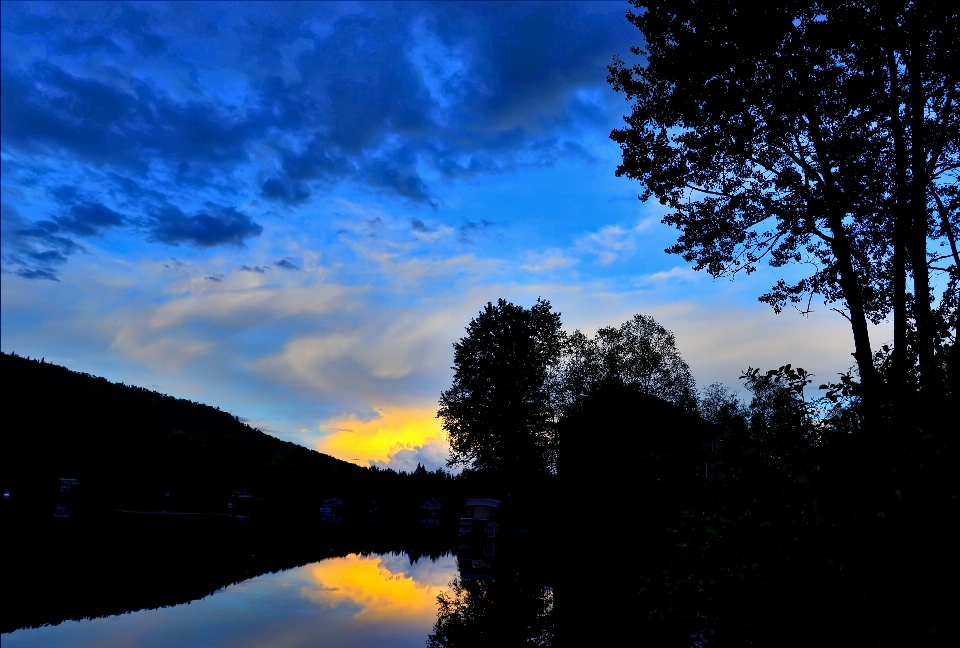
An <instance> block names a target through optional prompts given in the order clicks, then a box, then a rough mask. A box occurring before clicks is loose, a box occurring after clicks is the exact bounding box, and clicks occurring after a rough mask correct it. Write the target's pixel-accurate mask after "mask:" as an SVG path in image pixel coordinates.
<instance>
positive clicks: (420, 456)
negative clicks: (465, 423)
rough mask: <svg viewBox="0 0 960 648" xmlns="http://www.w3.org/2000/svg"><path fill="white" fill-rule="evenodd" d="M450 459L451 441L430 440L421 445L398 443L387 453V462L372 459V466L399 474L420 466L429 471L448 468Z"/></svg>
mask: <svg viewBox="0 0 960 648" xmlns="http://www.w3.org/2000/svg"><path fill="white" fill-rule="evenodd" d="M449 458H450V442H449V441H446V440H437V439H434V438H428V439H426V440H425V441H424V442H423V444H421V445H416V444H413V443H398V444H396V445H395V446H393V447H392V448H390V451H389V452H387V460H386V461H377V460H374V459H371V460H370V465H371V466H377V467H378V468H392V469H394V470H396V471H397V472H400V471H405V472H413V471H414V470H416V469H417V466H418V465H420V466H423V467H424V468H426V469H427V470H437V469H438V468H446V466H447V459H449Z"/></svg>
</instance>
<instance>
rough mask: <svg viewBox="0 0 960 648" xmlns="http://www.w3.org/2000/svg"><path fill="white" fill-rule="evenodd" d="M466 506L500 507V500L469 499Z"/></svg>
mask: <svg viewBox="0 0 960 648" xmlns="http://www.w3.org/2000/svg"><path fill="white" fill-rule="evenodd" d="M464 506H490V507H492V508H500V500H495V499H468V500H467V502H466V504H464Z"/></svg>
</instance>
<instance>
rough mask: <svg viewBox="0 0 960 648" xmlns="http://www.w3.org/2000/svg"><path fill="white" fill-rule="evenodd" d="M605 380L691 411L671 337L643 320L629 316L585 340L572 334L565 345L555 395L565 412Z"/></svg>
mask: <svg viewBox="0 0 960 648" xmlns="http://www.w3.org/2000/svg"><path fill="white" fill-rule="evenodd" d="M608 381H619V382H621V383H623V384H624V385H629V386H635V387H637V388H638V389H639V390H640V391H641V392H642V393H644V394H650V395H651V396H656V397H658V398H662V399H663V400H665V401H668V402H670V403H674V404H676V405H679V406H680V407H682V408H684V409H686V410H688V411H693V410H696V408H697V397H696V391H695V386H696V382H695V381H694V379H693V375H692V374H691V373H690V367H689V366H688V365H687V363H686V362H685V361H684V360H683V358H682V357H680V352H679V351H678V350H677V346H676V339H675V338H674V336H673V333H671V332H670V331H668V330H667V329H666V328H664V327H663V326H661V325H660V324H659V323H657V321H656V320H655V319H653V318H652V317H650V316H647V315H640V314H637V315H634V316H633V318H632V319H630V320H628V321H626V322H624V323H623V324H621V325H620V327H619V328H616V327H613V326H606V327H603V328H601V329H599V330H598V331H597V334H596V335H595V336H594V337H592V338H590V337H587V336H586V335H584V334H583V333H581V332H580V331H575V332H574V333H573V334H572V335H571V336H570V338H569V340H568V341H567V346H566V352H565V354H564V367H563V370H562V372H561V376H560V382H561V387H560V389H561V392H562V393H563V396H564V400H565V402H566V405H567V408H570V407H575V406H576V403H577V402H578V401H580V400H582V399H583V397H584V396H586V395H588V394H589V393H590V392H592V391H593V390H595V389H596V388H597V387H599V386H600V385H601V384H603V383H605V382H608Z"/></svg>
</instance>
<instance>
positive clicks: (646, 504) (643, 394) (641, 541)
mask: <svg viewBox="0 0 960 648" xmlns="http://www.w3.org/2000/svg"><path fill="white" fill-rule="evenodd" d="M466 331H467V335H466V336H465V337H464V338H463V339H461V340H460V342H458V343H457V344H456V345H455V356H454V357H455V359H454V363H455V366H454V369H455V374H454V383H453V386H452V387H451V388H450V389H449V390H448V391H446V392H444V394H443V397H442V399H441V410H440V415H441V418H442V419H443V420H444V425H445V427H446V429H447V431H448V432H449V434H450V438H451V445H452V448H453V453H454V454H453V457H452V459H451V463H457V462H463V463H468V462H473V463H474V464H476V463H482V464H483V465H484V469H485V472H486V474H487V475H488V479H491V480H493V481H497V480H499V481H500V482H501V483H502V484H504V487H503V488H502V490H507V489H510V490H513V491H515V492H521V493H523V492H530V493H532V492H533V491H532V490H531V489H533V488H534V485H537V487H538V488H539V489H540V491H539V494H538V495H536V496H534V497H530V498H528V501H531V500H533V501H535V502H536V504H537V506H539V507H540V509H541V511H542V512H543V513H545V520H544V521H545V524H544V525H543V527H542V528H543V529H545V532H544V533H543V535H542V537H541V540H545V541H546V542H547V543H551V544H553V545H555V547H556V552H555V553H553V554H551V553H550V552H548V551H541V552H540V553H539V554H538V553H537V552H533V553H531V554H530V555H529V557H528V560H530V561H536V560H537V559H538V557H539V558H542V559H548V560H556V561H559V562H560V564H562V565H563V568H562V569H559V570H558V571H557V572H555V573H554V574H553V575H552V576H551V579H550V580H549V581H547V580H544V579H543V575H542V574H541V575H540V576H539V577H533V578H532V579H531V578H529V577H522V575H523V570H522V569H519V568H518V569H514V570H509V569H508V570H506V571H504V572H503V573H502V574H500V575H499V576H498V577H496V578H494V581H495V582H499V584H486V585H481V584H477V583H472V582H469V581H464V580H461V581H460V582H459V584H458V585H459V586H458V588H457V589H456V591H455V596H454V598H452V599H449V598H448V599H443V600H441V612H440V618H439V620H438V623H437V625H436V627H435V632H434V634H433V635H432V636H431V642H432V645H435V646H441V645H443V646H459V645H473V644H474V643H477V641H479V639H477V638H478V637H484V636H485V637H488V638H491V639H493V638H496V639H497V640H501V639H502V640H504V641H513V642H514V643H525V644H529V645H542V643H543V642H542V641H541V639H538V637H541V634H543V633H546V634H543V636H547V635H549V636H551V637H554V636H556V637H565V636H580V635H581V634H582V633H583V632H585V631H588V632H590V633H591V634H592V635H593V636H595V637H598V638H599V636H600V635H604V634H605V633H609V634H610V638H611V639H612V638H615V637H618V636H621V635H622V634H623V633H624V632H625V631H626V629H627V628H626V626H627V625H629V626H630V628H631V629H632V630H631V632H634V633H636V635H637V636H639V637H645V638H647V639H648V640H649V641H652V642H655V643H656V645H678V646H680V645H690V643H691V641H694V642H697V643H709V644H711V645H749V644H761V645H798V646H800V645H809V644H810V643H811V642H815V641H817V638H818V637H823V636H826V635H828V634H829V636H832V637H837V638H838V639H842V640H843V641H846V642H848V643H855V644H858V645H860V644H881V645H902V644H917V643H925V642H926V643H940V642H942V641H946V640H947V637H948V636H949V628H951V627H953V626H954V624H955V621H956V613H957V609H958V607H957V596H956V594H955V593H954V592H953V590H952V589H951V587H952V586H951V583H952V582H953V580H954V577H955V576H956V560H955V554H956V550H957V537H956V532H955V529H956V528H957V526H958V522H960V517H958V501H957V493H958V489H957V482H956V470H955V465H956V464H955V461H956V450H955V445H953V444H952V439H953V436H954V434H955V432H954V426H955V424H952V423H950V421H951V420H952V419H953V418H955V411H956V409H955V408H954V407H952V406H951V403H952V400H951V399H952V396H951V392H950V389H951V388H950V384H949V383H944V384H943V385H942V386H941V387H940V389H941V390H942V393H943V394H944V396H943V397H942V399H940V400H939V401H937V403H938V407H939V409H938V410H935V411H932V412H929V413H928V414H927V415H926V416H924V417H919V418H917V419H916V420H914V421H910V420H904V419H903V418H901V417H898V416H894V415H893V414H895V412H889V411H888V412H886V415H885V416H881V414H880V413H878V411H877V410H876V409H875V408H874V405H873V404H872V403H871V402H870V401H868V400H866V399H864V398H863V397H862V395H860V394H859V393H858V391H857V384H856V383H855V382H854V381H853V379H852V378H851V377H850V376H844V377H843V378H842V380H841V381H840V382H838V383H837V384H830V385H822V386H821V387H822V388H823V389H824V393H825V395H823V396H821V397H819V398H812V399H811V398H808V397H807V395H806V393H805V391H806V390H807V389H809V386H810V384H811V382H812V380H813V376H812V375H811V374H809V373H808V372H806V371H804V370H803V369H801V368H794V367H792V366H790V365H786V366H784V367H780V368H779V369H775V370H770V371H767V372H763V371H761V370H759V369H754V368H748V369H747V370H746V371H744V373H743V374H742V376H741V380H742V381H743V385H744V387H745V388H746V390H747V392H748V393H749V395H750V398H749V402H746V403H744V402H742V401H741V400H740V398H739V397H738V396H737V395H736V394H735V393H734V392H732V391H730V390H729V389H726V388H724V387H723V386H722V385H719V384H714V385H710V386H709V387H707V388H706V389H702V390H700V391H699V392H697V391H696V386H695V383H694V381H693V377H692V376H691V375H690V372H689V369H688V368H687V366H686V364H685V363H684V362H683V361H682V359H681V358H680V357H679V354H678V353H677V352H676V347H675V344H674V339H673V336H672V335H671V334H670V333H669V331H666V329H664V328H663V327H662V326H660V325H659V324H657V323H656V322H655V321H654V320H652V318H649V317H644V316H640V315H638V316H636V317H634V318H633V319H631V320H629V321H628V322H626V323H624V324H623V325H621V326H620V327H606V328H602V329H600V330H599V331H598V332H597V334H596V335H595V336H594V337H592V338H591V337H588V336H585V335H584V334H582V333H580V332H575V333H573V334H566V333H564V332H563V331H562V329H561V322H560V314H559V313H554V312H552V310H551V306H550V303H549V302H548V301H544V300H538V301H537V303H536V304H535V305H534V306H533V307H531V308H529V309H527V308H524V307H522V306H518V305H515V304H511V303H509V302H506V301H504V300H500V301H499V302H498V303H497V304H496V305H494V304H493V303H490V304H487V306H486V307H485V308H484V309H483V310H482V311H481V312H480V313H479V314H478V316H477V317H476V318H474V320H473V321H472V322H471V323H470V325H469V326H468V327H467V329H466ZM940 357H946V356H945V355H944V356H940ZM875 361H876V367H875V376H876V380H878V381H886V380H889V379H890V377H889V373H888V367H889V365H888V364H887V363H886V362H885V357H884V355H883V354H878V356H877V357H876V359H875ZM941 370H942V371H943V375H947V371H946V368H942V369H941ZM504 412H509V416H504V415H503V413H504ZM930 421H937V424H935V425H931V424H930ZM561 446H562V449H563V451H562V453H561V452H560V448H561ZM507 485H509V486H507ZM537 578H539V579H540V580H538V579H537ZM511 582H513V583H514V585H513V586H510V585H505V584H504V583H511ZM511 588H513V589H511ZM513 590H516V591H513ZM556 591H559V592H560V596H561V603H560V605H561V607H562V608H564V609H566V606H570V607H569V609H570V610H575V611H576V612H575V613H573V614H570V615H561V616H560V617H556V618H555V617H554V614H555V613H554V610H553V597H554V593H555V592H556ZM524 593H525V594H524ZM514 596H519V597H520V599H522V601H521V600H519V599H518V600H517V601H516V602H515V604H507V605H499V604H497V603H496V601H495V600H494V599H496V598H497V597H503V598H504V599H505V600H506V601H510V600H511V597H514ZM508 611H511V612H508ZM511 614H512V615H519V618H515V617H514V616H510V615H511ZM490 615H493V617H490ZM498 615H499V616H498ZM499 617H503V618H502V619H501V620H502V623H499V622H498V623H493V622H492V621H491V618H499ZM597 619H604V621H603V622H599V623H598V622H597V621H596V620H597ZM584 626H586V627H584ZM497 628H500V629H499V630H498V629H497ZM509 628H513V630H509V631H508V629H509ZM510 632H513V634H512V635H510V636H509V637H508V636H507V635H509V633H510ZM505 633H506V634H505ZM471 637H472V638H471Z"/></svg>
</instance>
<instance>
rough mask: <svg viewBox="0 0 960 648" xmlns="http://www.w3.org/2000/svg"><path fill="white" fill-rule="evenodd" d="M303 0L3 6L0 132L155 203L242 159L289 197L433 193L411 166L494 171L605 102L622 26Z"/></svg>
mask: <svg viewBox="0 0 960 648" xmlns="http://www.w3.org/2000/svg"><path fill="white" fill-rule="evenodd" d="M320 7H321V6H320V5H318V6H308V7H305V8H302V9H297V8H294V7H284V6H282V5H275V6H274V8H273V10H272V11H271V12H269V13H267V14H264V13H263V12H259V11H255V10H253V9H252V8H251V9H249V10H247V9H244V10H242V11H231V12H230V13H229V14H228V13H226V12H224V11H222V10H221V9H217V8H215V7H213V6H205V7H190V6H183V7H179V8H177V9H176V10H173V9H172V8H170V7H166V6H163V5H156V6H148V7H144V8H137V7H134V6H132V5H119V6H117V7H113V6H105V7H102V8H101V9H99V10H95V11H94V12H93V15H95V16H96V19H95V20H91V12H90V11H87V10H86V9H85V8H83V7H81V6H74V5H63V6H60V7H57V8H56V10H54V11H49V12H48V11H45V12H41V11H38V10H37V9H36V8H32V7H30V6H24V7H21V8H16V9H11V10H9V11H5V19H4V25H3V31H4V34H3V35H4V41H5V44H6V45H7V46H6V47H5V51H6V52H11V51H15V52H16V55H15V56H12V55H11V56H9V57H7V56H5V57H4V62H3V69H2V84H3V88H4V92H3V99H2V101H3V105H2V115H0V134H2V140H3V147H4V149H5V150H16V151H18V152H20V153H22V154H25V155H30V156H35V157H43V156H50V155H58V154H65V155H66V156H67V157H68V158H69V159H71V160H75V161H77V162H79V163H80V164H83V165H90V166H92V167H95V168H103V167H109V168H111V169H112V170H113V171H116V172H119V173H121V174H125V175H129V176H130V177H131V178H133V179H135V180H137V181H138V182H139V184H146V185H149V188H150V189H151V190H157V191H159V192H160V193H161V194H163V195H164V196H166V198H167V202H173V201H172V200H171V199H172V197H173V196H175V195H176V194H177V191H178V189H179V188H181V187H182V186H184V185H189V184H191V183H196V182H197V181H198V180H202V181H204V183H205V184H207V185H209V184H210V181H211V180H213V179H217V180H220V181H222V184H223V190H224V191H225V192H226V193H231V192H234V191H235V190H236V189H237V188H238V186H237V180H238V179H239V178H240V177H242V176H244V175H245V176H246V177H247V178H250V179H252V177H259V178H260V180H259V181H258V182H257V183H256V192H257V193H258V194H259V195H260V196H261V197H263V198H265V199H267V200H271V201H278V202H282V203H284V204H287V205H291V206H293V205H298V204H302V203H304V202H306V201H308V200H309V199H310V198H311V196H312V194H313V192H314V191H315V190H316V189H317V188H318V187H328V186H331V185H335V184H338V183H341V182H352V183H355V184H359V185H363V186H367V187H371V188H374V189H377V190H381V191H383V192H386V193H388V194H390V195H393V196H396V197H400V198H404V199H407V200H409V201H412V202H413V203H416V204H423V205H428V206H431V205H433V206H435V199H434V198H433V195H434V191H435V188H434V187H432V186H431V185H430V183H428V181H427V180H426V177H427V176H425V175H424V173H423V172H422V170H423V169H425V168H430V169H432V170H433V172H435V173H439V174H440V175H441V176H447V177H449V178H453V177H464V176H471V175H475V174H477V173H499V172H503V171H509V170H511V169H513V168H515V166H516V165H517V164H534V165H543V164H551V163H552V162H553V161H554V160H555V159H557V157H558V156H562V155H567V154H570V153H571V152H572V151H574V149H577V148H578V147H580V145H579V144H578V143H577V142H576V141H575V138H572V137H569V136H567V135H565V134H564V133H567V131H569V130H570V129H574V130H576V128H577V124H578V123H581V122H585V120H586V122H591V123H592V122H596V121H597V120H598V119H600V120H602V119H606V116H607V113H606V112H605V108H604V107H605V106H606V103H604V102H605V101H610V99H609V96H612V95H611V93H610V92H609V91H608V90H607V89H606V84H605V75H606V69H605V68H606V64H607V63H608V62H609V59H610V56H611V55H612V54H614V53H617V52H620V53H622V52H626V50H627V47H628V46H629V44H630V43H631V42H632V40H633V37H634V33H633V32H634V30H633V28H632V27H631V26H630V25H629V24H628V23H627V21H625V20H624V19H623V15H622V11H621V9H620V8H619V7H617V6H615V5H609V4H608V5H604V4H594V5H583V4H579V3H569V4H567V3H563V4H559V3H553V4H532V5H524V4H520V5H507V4H502V5H501V4H493V5H477V6H474V5H469V4H468V5H398V6H393V5H386V4H375V3H372V4H365V5H360V6H359V7H357V8H355V9H353V10H350V11H346V10H343V11H340V10H339V9H338V10H331V9H330V8H329V7H328V6H322V7H323V9H322V10H320ZM108 9H109V10H108ZM318 24H322V25H323V28H322V29H320V28H318V27H317V25H318ZM203 25H208V26H209V25H215V28H203V27H202V26H203ZM43 52H47V53H48V54H42V53H43ZM51 52H56V56H52V55H49V53H51ZM161 55H162V56H163V57H164V58H163V63H164V66H163V69H162V71H159V69H158V67H157V64H156V63H157V60H158V59H157V57H158V56H161ZM224 70H230V72H229V74H228V73H225V72H224ZM597 88H601V89H602V91H603V93H604V94H603V96H604V97H608V98H607V99H602V98H598V96H599V95H597V93H596V91H595V89H597ZM580 148H581V149H582V147H580ZM581 153H582V151H581ZM581 153H576V154H578V155H579V154H581ZM238 172H239V173H240V176H237V175H235V174H237V173H238ZM226 193H225V194H224V195H226Z"/></svg>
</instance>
